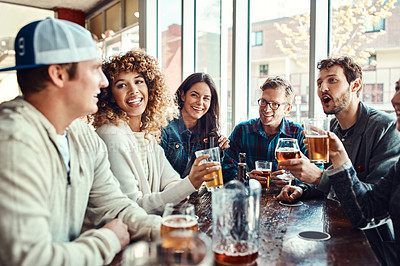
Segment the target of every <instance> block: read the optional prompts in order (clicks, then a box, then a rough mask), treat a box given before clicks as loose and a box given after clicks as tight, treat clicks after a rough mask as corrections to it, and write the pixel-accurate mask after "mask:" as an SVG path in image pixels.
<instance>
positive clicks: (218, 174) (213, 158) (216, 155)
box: [195, 147, 224, 191]
mask: <svg viewBox="0 0 400 266" xmlns="http://www.w3.org/2000/svg"><path fill="white" fill-rule="evenodd" d="M195 154H196V157H199V156H201V155H204V154H209V155H210V157H209V158H208V159H205V160H203V161H201V163H204V162H218V163H221V161H220V148H219V147H215V148H210V149H205V150H199V151H196V152H195ZM212 176H215V178H214V179H213V180H211V181H208V182H206V186H207V188H208V191H211V190H213V189H215V188H219V187H222V186H223V185H224V180H223V178H222V170H221V169H219V170H218V171H214V172H212V173H210V174H207V175H205V176H204V177H205V178H207V177H212Z"/></svg>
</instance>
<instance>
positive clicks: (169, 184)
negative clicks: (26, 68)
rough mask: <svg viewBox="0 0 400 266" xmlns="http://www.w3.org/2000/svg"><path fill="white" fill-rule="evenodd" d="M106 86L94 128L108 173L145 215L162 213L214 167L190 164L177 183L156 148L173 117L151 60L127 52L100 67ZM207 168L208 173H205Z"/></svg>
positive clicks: (139, 53)
mask: <svg viewBox="0 0 400 266" xmlns="http://www.w3.org/2000/svg"><path fill="white" fill-rule="evenodd" d="M103 71H104V73H105V75H106V77H107V79H108V81H109V86H108V87H107V88H102V89H101V93H100V94H99V95H98V98H99V102H98V103H97V105H98V107H99V110H98V111H97V113H95V114H94V115H93V126H94V127H95V128H96V132H97V133H98V134H99V136H100V137H101V138H102V139H103V140H104V142H105V143H106V145H107V147H108V154H109V160H110V163H111V170H112V171H113V173H114V175H115V176H116V177H117V179H118V180H119V182H120V184H121V189H122V191H123V192H124V193H125V194H127V195H128V197H130V198H131V199H133V200H135V201H137V202H138V204H139V205H140V206H142V207H143V208H144V209H145V210H146V211H147V212H148V213H162V211H163V210H164V207H165V204H166V203H168V202H172V203H179V202H180V201H181V200H183V199H185V197H186V196H188V195H190V194H191V193H193V192H194V191H195V190H196V189H198V188H199V187H200V186H201V184H202V183H203V181H210V180H212V178H211V179H210V178H204V175H206V174H208V173H211V172H212V171H215V170H218V169H219V168H220V165H219V164H218V163H211V162H210V163H204V164H202V165H199V162H200V161H201V160H203V159H205V158H206V156H203V157H199V158H198V160H196V161H195V163H194V165H193V167H192V170H191V171H190V173H189V175H188V176H187V177H186V178H184V179H181V178H180V176H179V174H178V173H177V172H176V171H175V170H174V169H173V168H172V167H171V165H170V163H169V162H168V160H167V159H166V157H165V155H164V150H163V149H162V148H161V146H159V145H158V141H159V139H160V135H161V128H162V127H163V126H165V125H167V124H168V120H170V119H172V118H173V117H174V116H175V115H176V112H177V111H176V106H175V104H174V101H173V99H172V97H171V96H170V95H169V94H168V91H167V89H166V86H165V81H164V76H163V74H162V73H161V71H160V70H159V68H158V63H157V61H156V59H154V58H153V57H151V56H149V55H147V54H146V53H145V52H144V51H143V50H135V51H129V52H127V53H126V54H123V55H120V56H115V57H112V58H110V59H109V61H108V62H106V63H104V64H103ZM207 168H208V169H207Z"/></svg>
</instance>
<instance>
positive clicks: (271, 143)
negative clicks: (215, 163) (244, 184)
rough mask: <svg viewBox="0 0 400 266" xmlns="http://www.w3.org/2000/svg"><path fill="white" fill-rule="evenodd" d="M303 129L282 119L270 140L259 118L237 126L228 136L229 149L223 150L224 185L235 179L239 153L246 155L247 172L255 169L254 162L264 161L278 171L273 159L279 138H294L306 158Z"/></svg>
mask: <svg viewBox="0 0 400 266" xmlns="http://www.w3.org/2000/svg"><path fill="white" fill-rule="evenodd" d="M302 131H303V128H302V127H301V126H300V125H299V124H296V123H293V122H292V121H289V120H287V119H285V118H283V119H282V123H281V125H280V128H279V131H278V133H277V134H276V135H275V136H274V137H273V138H272V139H270V138H269V137H268V135H267V134H266V133H265V131H264V130H263V128H262V124H261V120H260V118H257V119H251V120H249V121H245V122H242V123H240V124H238V125H237V126H236V127H235V129H234V130H233V131H232V134H231V135H230V136H229V140H230V143H229V145H230V148H229V149H227V150H225V156H224V161H223V168H222V171H223V176H224V183H226V182H228V181H230V180H232V179H234V178H235V176H236V173H237V168H238V162H239V153H241V152H245V153H246V163H247V171H248V172H250V171H251V170H253V169H254V168H255V165H254V164H255V161H257V160H266V161H271V162H272V171H276V170H277V169H278V161H277V160H276V158H275V148H276V145H277V144H278V140H279V138H295V139H297V141H298V143H299V147H300V150H301V152H302V153H304V154H305V155H306V156H308V151H307V149H306V148H305V145H304V143H303V140H304V138H305V136H304V135H302V133H301V132H302Z"/></svg>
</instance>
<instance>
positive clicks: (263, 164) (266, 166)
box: [255, 160, 272, 189]
mask: <svg viewBox="0 0 400 266" xmlns="http://www.w3.org/2000/svg"><path fill="white" fill-rule="evenodd" d="M255 166H256V170H257V171H261V172H262V174H259V176H262V177H266V178H267V182H265V183H264V182H260V183H261V188H262V189H268V188H269V182H270V178H271V170H272V162H267V161H262V160H259V161H256V163H255Z"/></svg>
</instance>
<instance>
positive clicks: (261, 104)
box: [258, 99, 282, 110]
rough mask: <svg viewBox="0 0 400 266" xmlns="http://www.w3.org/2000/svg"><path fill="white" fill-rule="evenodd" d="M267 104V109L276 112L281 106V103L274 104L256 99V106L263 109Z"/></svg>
mask: <svg viewBox="0 0 400 266" xmlns="http://www.w3.org/2000/svg"><path fill="white" fill-rule="evenodd" d="M267 104H268V105H269V107H271V109H272V110H278V108H279V107H280V106H281V105H282V104H281V103H274V102H271V103H270V102H267V101H266V100H264V99H258V106H260V107H265V106H267Z"/></svg>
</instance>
